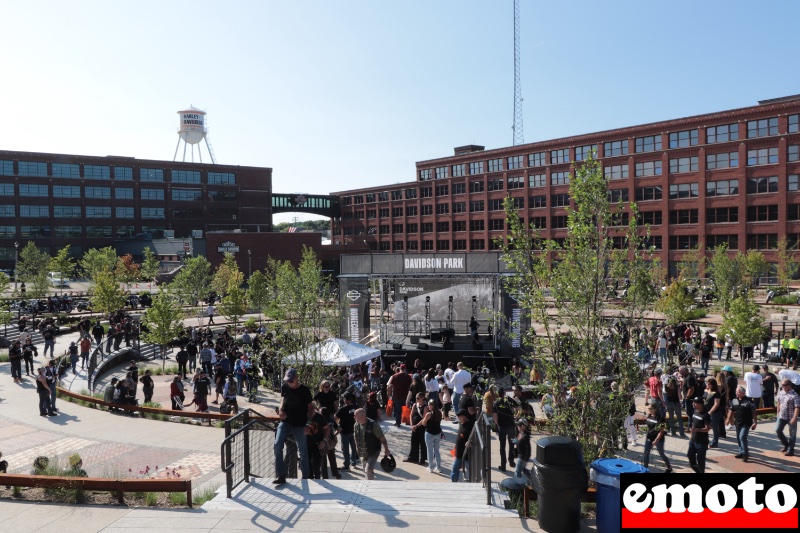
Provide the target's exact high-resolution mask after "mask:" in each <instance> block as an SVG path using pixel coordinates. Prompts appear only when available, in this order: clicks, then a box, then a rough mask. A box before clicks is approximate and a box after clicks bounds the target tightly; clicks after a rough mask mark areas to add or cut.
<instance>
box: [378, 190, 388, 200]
mask: <svg viewBox="0 0 800 533" xmlns="http://www.w3.org/2000/svg"><path fill="white" fill-rule="evenodd" d="M378 201H379V202H388V201H389V192H388V191H383V192H379V193H378Z"/></svg>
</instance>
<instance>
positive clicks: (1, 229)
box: [0, 226, 17, 239]
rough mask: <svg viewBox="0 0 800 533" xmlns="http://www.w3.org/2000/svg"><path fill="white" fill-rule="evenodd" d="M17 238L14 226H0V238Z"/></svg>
mask: <svg viewBox="0 0 800 533" xmlns="http://www.w3.org/2000/svg"><path fill="white" fill-rule="evenodd" d="M16 236H17V227H16V226H0V238H2V239H13V238H14V237H16Z"/></svg>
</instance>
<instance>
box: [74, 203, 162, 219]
mask: <svg viewBox="0 0 800 533" xmlns="http://www.w3.org/2000/svg"><path fill="white" fill-rule="evenodd" d="M162 212H163V209H162ZM86 218H111V207H108V206H102V205H87V206H86ZM161 218H164V217H163V216H162V217H161Z"/></svg>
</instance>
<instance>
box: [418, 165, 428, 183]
mask: <svg viewBox="0 0 800 533" xmlns="http://www.w3.org/2000/svg"><path fill="white" fill-rule="evenodd" d="M419 179H420V181H428V180H429V179H431V169H429V168H424V169H422V170H420V171H419Z"/></svg>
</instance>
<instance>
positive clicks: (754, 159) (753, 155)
mask: <svg viewBox="0 0 800 533" xmlns="http://www.w3.org/2000/svg"><path fill="white" fill-rule="evenodd" d="M777 162H778V149H777V148H759V149H758V150H748V151H747V166H748V167H753V166H756V165H774V164H775V163H777Z"/></svg>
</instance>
